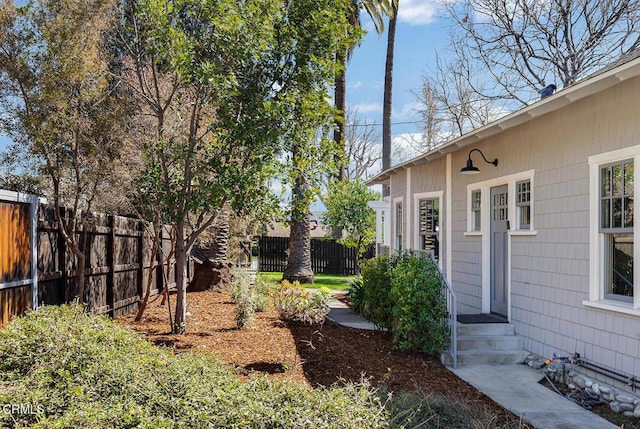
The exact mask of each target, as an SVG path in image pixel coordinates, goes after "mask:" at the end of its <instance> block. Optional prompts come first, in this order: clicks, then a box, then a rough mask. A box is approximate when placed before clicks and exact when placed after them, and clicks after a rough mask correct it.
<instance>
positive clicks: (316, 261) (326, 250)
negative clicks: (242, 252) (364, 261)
mask: <svg viewBox="0 0 640 429" xmlns="http://www.w3.org/2000/svg"><path fill="white" fill-rule="evenodd" d="M259 248H260V265H259V267H260V271H266V272H274V271H276V272H277V271H284V270H285V268H286V266H287V253H288V251H289V237H268V236H261V237H260V240H259ZM369 253H371V252H369ZM371 256H372V255H369V254H367V255H366V257H371ZM311 269H312V270H313V272H314V273H323V274H337V275H354V274H356V273H357V266H356V252H355V249H353V248H349V247H345V246H343V245H342V244H339V243H337V242H336V241H335V240H327V239H319V238H312V239H311Z"/></svg>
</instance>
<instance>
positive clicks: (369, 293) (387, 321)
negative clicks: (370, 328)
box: [361, 256, 395, 329]
mask: <svg viewBox="0 0 640 429" xmlns="http://www.w3.org/2000/svg"><path fill="white" fill-rule="evenodd" d="M394 261H395V259H392V258H389V257H387V256H376V257H375V258H373V259H370V260H368V261H366V262H365V263H364V264H363V267H362V280H363V285H362V286H363V289H364V292H363V297H364V305H363V306H362V313H361V314H362V315H363V316H364V317H366V318H367V319H369V320H370V321H372V322H373V323H375V324H376V325H378V326H381V327H383V328H387V329H388V328H391V324H392V319H393V315H392V313H391V309H392V307H393V302H392V300H391V278H390V271H391V267H392V265H393V262H394Z"/></svg>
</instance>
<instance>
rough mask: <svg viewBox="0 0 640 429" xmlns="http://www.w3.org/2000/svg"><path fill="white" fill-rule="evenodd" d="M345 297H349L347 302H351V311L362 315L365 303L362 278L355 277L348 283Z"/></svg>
mask: <svg viewBox="0 0 640 429" xmlns="http://www.w3.org/2000/svg"><path fill="white" fill-rule="evenodd" d="M347 295H348V296H349V301H351V309H352V310H353V311H355V312H356V313H358V314H362V313H363V311H364V305H365V303H366V297H365V294H364V280H363V279H362V277H356V278H354V279H353V280H351V282H349V287H348V289H347Z"/></svg>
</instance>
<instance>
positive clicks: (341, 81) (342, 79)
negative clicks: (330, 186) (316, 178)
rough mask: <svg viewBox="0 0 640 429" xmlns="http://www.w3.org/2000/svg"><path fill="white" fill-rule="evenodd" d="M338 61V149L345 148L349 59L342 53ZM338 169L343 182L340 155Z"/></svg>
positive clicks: (335, 92) (336, 102) (343, 168)
mask: <svg viewBox="0 0 640 429" xmlns="http://www.w3.org/2000/svg"><path fill="white" fill-rule="evenodd" d="M336 61H337V62H338V63H339V64H340V70H339V71H338V74H337V75H336V82H335V89H334V97H335V101H334V103H335V107H336V111H337V112H336V126H335V128H334V130H333V140H334V141H335V142H336V147H337V148H341V149H343V148H344V115H345V111H346V110H347V100H346V94H347V58H346V55H345V54H344V53H342V52H339V53H338V54H337V55H336ZM334 161H335V163H336V167H337V169H338V180H340V181H343V180H344V178H345V165H344V163H345V160H344V159H342V156H341V155H340V154H339V153H336V155H335V157H334Z"/></svg>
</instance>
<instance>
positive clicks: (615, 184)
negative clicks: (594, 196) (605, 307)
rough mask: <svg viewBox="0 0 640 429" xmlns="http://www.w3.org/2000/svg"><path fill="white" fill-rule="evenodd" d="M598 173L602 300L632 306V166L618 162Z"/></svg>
mask: <svg viewBox="0 0 640 429" xmlns="http://www.w3.org/2000/svg"><path fill="white" fill-rule="evenodd" d="M599 170H600V205H599V212H600V213H599V218H600V233H601V234H602V238H603V240H602V242H603V244H602V256H603V261H602V263H603V270H604V271H603V274H604V276H603V279H604V297H605V298H607V299H613V300H619V301H626V302H633V292H634V291H633V289H634V287H633V255H634V252H633V247H634V246H633V245H634V236H633V207H634V206H633V186H634V184H633V176H634V162H633V160H632V159H629V160H623V161H618V162H615V163H612V164H607V165H603V166H600V168H599Z"/></svg>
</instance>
